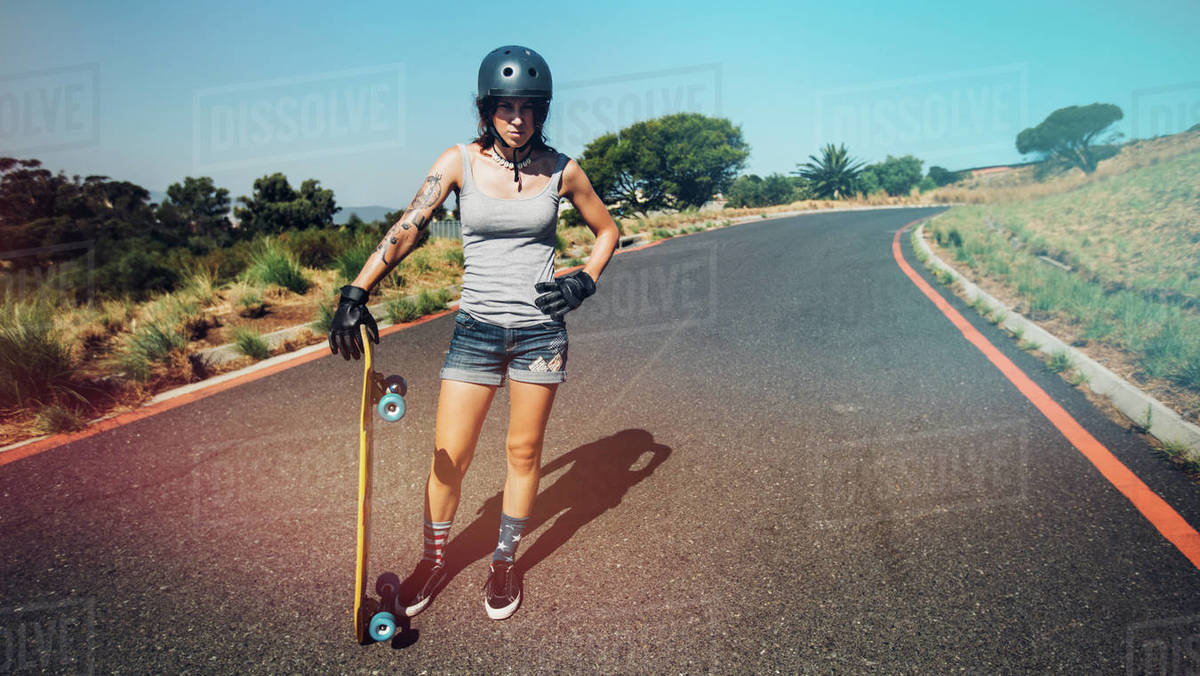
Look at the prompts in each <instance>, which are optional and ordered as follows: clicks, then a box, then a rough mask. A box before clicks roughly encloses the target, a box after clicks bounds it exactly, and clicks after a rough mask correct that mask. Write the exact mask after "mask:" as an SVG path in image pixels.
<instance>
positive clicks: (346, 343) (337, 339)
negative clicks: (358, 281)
mask: <svg viewBox="0 0 1200 676" xmlns="http://www.w3.org/2000/svg"><path fill="white" fill-rule="evenodd" d="M367 296H368V294H367V291H366V289H362V288H359V287H357V286H351V285H349V284H347V285H346V286H343V287H342V297H341V300H339V301H338V307H337V312H335V313H334V314H333V321H332V322H331V323H330V324H329V351H330V352H332V353H334V354H337V353H338V352H339V351H340V352H341V353H342V358H343V359H345V360H346V361H349V360H350V358H351V357H353V358H355V359H360V358H362V353H363V347H364V346H363V344H362V336H361V335H360V332H359V328H358V327H360V326H366V327H367V337H368V338H369V339H370V340H371V342H373V343H375V344H376V345H378V344H379V327H377V326H376V325H375V318H374V317H372V316H371V312H370V311H369V310H367Z"/></svg>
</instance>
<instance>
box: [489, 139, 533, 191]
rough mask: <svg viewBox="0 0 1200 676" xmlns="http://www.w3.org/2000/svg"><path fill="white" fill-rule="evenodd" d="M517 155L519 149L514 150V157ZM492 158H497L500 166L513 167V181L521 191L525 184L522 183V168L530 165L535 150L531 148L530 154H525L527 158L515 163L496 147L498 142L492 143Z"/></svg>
mask: <svg viewBox="0 0 1200 676" xmlns="http://www.w3.org/2000/svg"><path fill="white" fill-rule="evenodd" d="M516 156H517V151H516V150H513V157H516ZM492 159H494V160H496V164H499V165H500V166H502V167H504V168H505V169H512V173H513V183H516V184H517V192H521V188H523V187H525V186H524V185H522V183H521V171H520V170H521V169H524V168H525V167H527V166H529V163H530V162H532V161H533V151H532V150H530V151H529V154H528V155H526V156H525V159H523V160H521V161H520V162H517V163H515V164H514V163H513V162H511V161H509V160H507V159H505V158H504V156H503V155H501V154H500V151H499V150H497V149H496V144H495V143H493V144H492Z"/></svg>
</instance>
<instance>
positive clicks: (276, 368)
mask: <svg viewBox="0 0 1200 676" xmlns="http://www.w3.org/2000/svg"><path fill="white" fill-rule="evenodd" d="M664 241H666V240H658V241H655V242H650V243H649V244H643V245H642V246H639V247H635V248H632V249H624V250H621V251H615V252H613V253H614V255H615V254H622V253H628V252H630V251H640V250H642V249H646V248H649V247H652V246H655V245H657V244H661V243H662V242H664ZM582 267H583V266H582V265H579V266H576V267H573V268H567V269H565V270H559V271H558V272H556V273H555V274H556V276H562V275H565V274H568V273H570V272H574V271H575V270H579V269H581V268H582ZM454 311H456V307H452V308H451V309H449V310H446V311H444V312H439V313H437V314H432V315H426V316H424V317H421V318H420V319H417V320H415V321H411V322H408V323H406V324H395V325H393V326H389V327H388V328H386V329H381V330H380V331H379V335H380V336H381V337H382V336H386V335H388V334H392V333H396V332H397V331H403V330H404V329H407V328H409V327H412V326H417V325H418V324H424V323H425V322H428V321H433V320H434V319H437V318H438V317H443V316H445V315H447V314H449V313H451V312H454ZM329 354H330V353H329V352H319V351H318V352H313V353H311V354H306V355H302V356H297V357H294V358H292V359H288V360H286V361H283V362H280V363H278V364H275V365H273V366H270V367H267V368H264V369H260V370H258V371H253V372H251V373H247V374H246V375H243V376H239V377H237V378H231V379H230V380H226V381H224V382H221V383H216V384H214V385H210V386H208V387H205V388H203V389H199V390H196V391H194V392H189V393H187V394H181V395H179V396H177V397H173V398H171V399H168V400H167V401H161V402H159V403H157V404H151V405H149V406H144V407H142V408H139V409H136V410H133V411H129V412H128V413H121V414H120V415H115V416H113V417H111V418H105V419H104V420H101V421H100V422H97V423H94V424H92V425H89V426H88V427H87V428H86V429H82V430H80V431H78V432H71V433H69V434H55V435H52V436H48V437H46V438H45V439H41V440H39V441H35V442H33V443H29V444H25V445H24V446H19V447H17V448H14V449H12V450H11V451H3V452H0V467H3V466H4V465H7V464H9V463H13V462H16V461H18V460H22V459H24V458H28V457H29V456H31V455H37V454H38V453H44V452H46V451H49V450H51V449H55V448H58V447H59V446H62V445H64V444H69V443H71V442H72V441H79V440H80V439H86V438H88V437H91V436H95V435H97V434H99V433H101V432H104V431H107V430H111V429H114V428H117V427H121V426H122V425H127V424H129V423H131V422H134V421H136V420H141V419H142V418H148V417H150V416H152V415H156V414H158V413H162V412H163V411H169V410H171V409H173V408H178V407H180V406H183V405H184V404H190V403H192V402H193V401H199V400H201V399H204V398H205V397H211V396H212V395H214V394H217V393H219V392H224V391H225V390H228V389H230V388H233V387H237V386H238V385H244V384H246V383H249V382H252V381H255V380H258V379H259V378H265V377H266V376H269V375H274V374H276V373H279V372H280V371H286V370H287V369H290V368H292V367H294V366H299V365H301V364H307V363H308V362H310V361H315V360H317V359H320V358H321V357H327V356H329Z"/></svg>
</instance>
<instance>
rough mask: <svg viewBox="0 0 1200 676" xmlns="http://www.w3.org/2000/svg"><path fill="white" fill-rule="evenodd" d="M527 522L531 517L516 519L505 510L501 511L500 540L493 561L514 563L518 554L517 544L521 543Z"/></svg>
mask: <svg viewBox="0 0 1200 676" xmlns="http://www.w3.org/2000/svg"><path fill="white" fill-rule="evenodd" d="M527 523H529V517H525V518H524V519H514V518H512V517H511V516H509V515H507V514H505V513H504V512H501V513H500V540H499V542H497V543H496V552H495V553H494V554H492V560H493V561H508V562H509V563H512V560H513V559H514V558H516V556H517V545H519V544H521V533H523V532H524V531H525V524H527Z"/></svg>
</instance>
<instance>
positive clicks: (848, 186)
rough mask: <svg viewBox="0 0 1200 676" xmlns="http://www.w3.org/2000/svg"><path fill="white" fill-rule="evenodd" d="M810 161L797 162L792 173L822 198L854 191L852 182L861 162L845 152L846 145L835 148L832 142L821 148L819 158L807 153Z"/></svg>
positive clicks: (860, 167)
mask: <svg viewBox="0 0 1200 676" xmlns="http://www.w3.org/2000/svg"><path fill="white" fill-rule="evenodd" d="M808 159H809V160H811V161H810V162H806V163H804V164H797V165H796V168H797V170H796V171H793V172H792V173H793V174H796V175H798V176H802V177H804V178H806V179H808V181H809V182H810V183H811V184H812V189H813V192H815V193H816V195H817V197H820V198H822V199H828V198H833V199H840V198H841V197H842V196H844V195H848V194H850V193H852V192H853V191H854V182H855V181H856V180H857V179H858V172H859V171H860V170H862V167H863V163H862V162H857V161H855V160H854V159H852V158H851V157H850V156H849V154H847V153H846V146H845V145H839V146H837V147H836V148H835V147H834V145H833V144H832V143H829V144H826V145H825V147H824V148H823V149H822V150H821V159H819V160H818V159H817V156H816V155H809V156H808Z"/></svg>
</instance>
